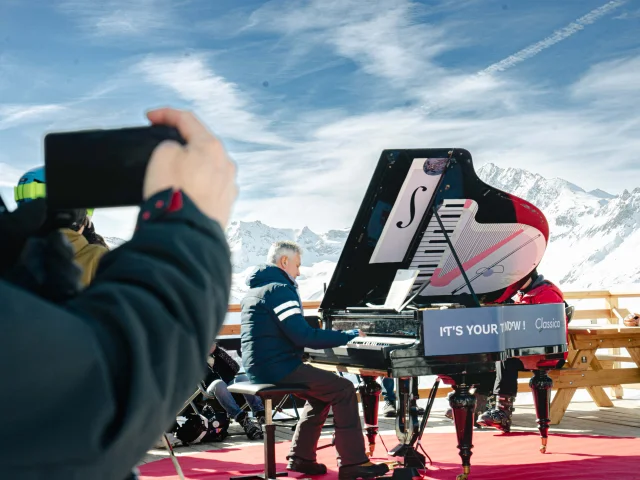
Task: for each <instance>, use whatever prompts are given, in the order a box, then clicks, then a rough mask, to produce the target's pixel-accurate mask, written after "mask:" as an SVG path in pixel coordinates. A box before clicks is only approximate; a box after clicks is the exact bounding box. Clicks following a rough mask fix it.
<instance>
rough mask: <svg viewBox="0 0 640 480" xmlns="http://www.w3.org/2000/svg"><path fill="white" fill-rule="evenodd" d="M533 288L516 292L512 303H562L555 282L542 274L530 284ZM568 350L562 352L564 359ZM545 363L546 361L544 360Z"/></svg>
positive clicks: (561, 296)
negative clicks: (546, 278)
mask: <svg viewBox="0 0 640 480" xmlns="http://www.w3.org/2000/svg"><path fill="white" fill-rule="evenodd" d="M532 287H533V288H530V289H529V290H527V291H525V292H522V291H518V293H517V294H516V295H515V296H514V297H513V301H514V303H527V304H534V303H538V304H539V303H564V295H563V294H562V290H560V289H559V288H558V287H557V286H556V285H555V284H553V283H551V282H550V281H549V280H545V279H544V277H542V275H540V276H538V278H536V280H535V281H534V282H533V284H532ZM568 343H569V325H568V324H567V344H568ZM567 355H568V352H564V359H565V360H566V359H567ZM545 363H546V362H545Z"/></svg>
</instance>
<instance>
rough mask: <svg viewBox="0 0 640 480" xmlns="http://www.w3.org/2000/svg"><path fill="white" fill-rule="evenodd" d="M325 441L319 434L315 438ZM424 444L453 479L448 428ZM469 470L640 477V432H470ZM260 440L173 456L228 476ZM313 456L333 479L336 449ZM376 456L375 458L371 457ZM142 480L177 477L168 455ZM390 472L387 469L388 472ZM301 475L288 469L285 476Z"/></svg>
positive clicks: (444, 475)
mask: <svg viewBox="0 0 640 480" xmlns="http://www.w3.org/2000/svg"><path fill="white" fill-rule="evenodd" d="M384 441H385V443H386V445H387V447H389V448H392V447H393V446H395V445H396V439H395V437H390V436H385V437H384ZM327 442H329V440H328V439H322V440H321V442H320V444H321V445H324V444H325V443H327ZM423 442H424V448H425V450H426V451H427V453H428V454H429V456H430V457H431V460H432V461H433V465H432V466H429V467H428V470H427V472H426V475H425V477H424V478H425V479H447V480H453V479H455V477H456V475H457V474H458V473H462V467H461V466H460V457H459V456H458V449H457V448H456V444H457V442H456V438H455V435H454V434H453V433H451V434H449V433H446V434H445V433H435V434H427V435H424V437H423ZM473 444H474V448H473V455H472V457H471V475H470V476H469V480H489V479H500V478H504V479H510V480H511V479H517V480H534V479H541V480H553V479H571V480H574V479H575V480H609V479H611V480H629V479H636V480H638V479H640V438H619V437H597V436H593V437H592V436H585V435H562V434H555V435H552V436H550V438H549V445H548V448H547V453H546V454H541V453H540V452H539V451H538V447H539V445H540V439H539V437H538V436H537V435H534V434H528V433H511V434H508V435H505V434H501V433H492V432H491V433H489V432H474V437H473ZM288 450H289V442H286V443H278V444H277V445H276V460H277V461H278V471H284V469H285V467H286V455H287V452H288ZM384 452H385V449H384V447H383V445H382V442H380V439H378V445H377V447H376V453H377V454H378V458H377V460H378V461H380V460H383V459H386V455H384ZM262 459H263V448H262V444H256V445H255V446H251V447H245V448H228V449H224V450H215V451H209V452H203V453H197V454H193V455H190V456H188V457H178V460H179V461H180V465H181V466H182V471H183V473H184V475H185V478H187V479H192V480H193V479H198V480H202V479H206V480H227V479H228V478H229V477H230V476H232V475H243V474H250V473H254V472H259V471H262V469H263V465H262ZM318 461H320V462H322V463H324V464H325V465H326V466H327V468H328V469H329V472H328V473H327V475H324V476H320V477H314V478H317V479H321V480H334V479H337V476H338V470H337V467H336V466H335V450H334V449H333V447H331V448H326V449H323V450H320V451H319V452H318ZM373 461H376V459H373ZM140 473H141V476H140V478H141V480H178V478H179V477H178V475H177V474H176V472H175V470H174V467H173V463H172V462H171V459H170V458H166V459H163V460H159V461H157V462H153V463H148V464H145V465H142V466H141V467H140ZM388 475H390V473H389V474H388ZM302 477H305V475H302V474H297V473H290V474H289V478H302Z"/></svg>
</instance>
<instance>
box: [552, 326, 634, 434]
mask: <svg viewBox="0 0 640 480" xmlns="http://www.w3.org/2000/svg"><path fill="white" fill-rule="evenodd" d="M605 348H606V349H615V348H625V349H626V350H627V352H629V357H628V358H625V359H623V360H622V361H624V362H629V363H635V367H632V368H615V369H614V368H613V357H610V356H608V355H598V350H599V349H605ZM616 361H620V359H616ZM549 376H550V377H551V378H552V379H553V387H554V390H556V389H557V390H556V392H555V395H554V397H553V400H552V402H551V415H550V418H551V425H557V424H559V423H560V421H561V420H562V417H563V416H564V413H565V412H566V411H567V408H568V407H569V404H570V403H571V400H572V398H573V395H574V394H575V392H576V390H577V389H578V388H586V389H587V391H588V392H589V394H590V395H591V398H592V399H593V401H594V402H595V404H596V405H597V406H598V407H613V403H612V402H611V399H610V398H609V396H608V395H607V394H606V393H605V391H604V389H603V388H602V387H603V386H612V385H630V384H638V383H640V327H625V326H617V325H587V326H582V325H581V326H569V356H568V358H567V363H566V364H565V367H564V368H562V369H560V370H552V371H550V372H549Z"/></svg>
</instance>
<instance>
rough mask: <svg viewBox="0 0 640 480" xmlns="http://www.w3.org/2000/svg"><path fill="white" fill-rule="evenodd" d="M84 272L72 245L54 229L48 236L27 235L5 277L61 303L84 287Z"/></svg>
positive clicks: (41, 295) (26, 288)
mask: <svg viewBox="0 0 640 480" xmlns="http://www.w3.org/2000/svg"><path fill="white" fill-rule="evenodd" d="M81 276H82V269H81V268H80V267H79V266H78V265H77V264H76V263H75V262H74V253H73V248H72V247H71V245H70V244H69V242H68V241H67V239H66V238H65V237H64V235H63V234H62V233H61V232H59V231H58V230H54V231H52V232H50V233H49V234H48V235H46V236H45V237H31V238H29V239H27V241H26V242H25V245H24V248H23V250H22V252H21V254H20V257H19V258H18V261H17V262H16V263H15V265H13V266H12V267H11V269H10V270H9V271H8V272H7V275H6V276H5V278H6V279H7V280H8V281H10V282H11V283H14V284H15V285H17V286H19V287H21V288H24V289H25V290H29V291H31V292H33V293H35V294H36V295H38V296H40V297H42V298H45V299H47V300H50V301H52V302H56V303H61V302H64V301H66V300H68V299H70V298H71V297H74V296H75V295H76V294H77V293H78V292H79V291H80V290H81V288H82V287H81V282H80V279H81Z"/></svg>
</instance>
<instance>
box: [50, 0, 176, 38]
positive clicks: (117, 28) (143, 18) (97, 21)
mask: <svg viewBox="0 0 640 480" xmlns="http://www.w3.org/2000/svg"><path fill="white" fill-rule="evenodd" d="M182 3H184V2H177V1H172V0H63V1H62V2H61V3H60V8H61V9H62V11H64V12H65V13H67V14H69V15H71V16H73V17H76V18H77V19H78V21H79V22H80V24H81V26H82V28H83V29H84V30H85V31H86V32H87V33H88V34H89V35H91V36H96V37H139V38H144V37H146V36H147V35H149V34H150V33H152V32H154V31H157V30H165V31H166V30H170V29H172V28H173V27H175V24H176V21H175V18H176V15H175V14H176V12H177V11H178V10H177V9H178V8H179V7H180V6H181V4H182ZM153 39H154V40H155V41H159V40H160V39H159V38H158V37H155V36H154V38H153ZM150 40H151V39H150ZM163 42H164V39H163Z"/></svg>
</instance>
